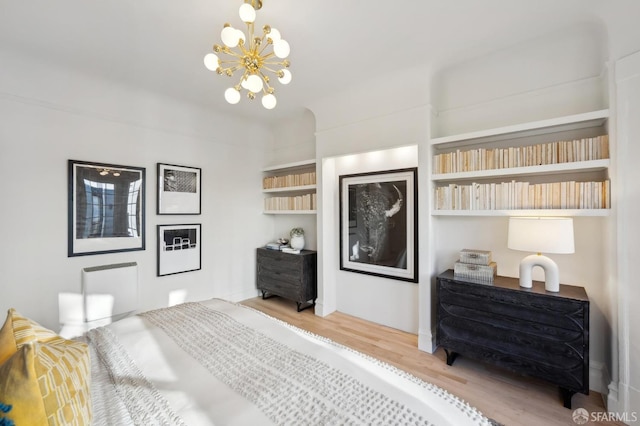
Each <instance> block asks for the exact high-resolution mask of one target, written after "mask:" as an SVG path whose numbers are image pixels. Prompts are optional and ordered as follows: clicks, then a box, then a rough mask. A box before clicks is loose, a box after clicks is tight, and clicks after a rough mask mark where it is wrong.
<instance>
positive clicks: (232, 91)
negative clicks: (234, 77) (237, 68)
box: [224, 87, 240, 105]
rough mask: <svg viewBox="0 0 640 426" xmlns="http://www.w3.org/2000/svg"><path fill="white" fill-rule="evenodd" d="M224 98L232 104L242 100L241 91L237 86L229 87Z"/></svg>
mask: <svg viewBox="0 0 640 426" xmlns="http://www.w3.org/2000/svg"><path fill="white" fill-rule="evenodd" d="M224 98H225V99H226V101H227V102H229V103H230V104H232V105H235V104H237V103H238V102H240V92H239V91H238V90H237V89H236V88H235V87H229V88H228V89H227V90H225V92H224Z"/></svg>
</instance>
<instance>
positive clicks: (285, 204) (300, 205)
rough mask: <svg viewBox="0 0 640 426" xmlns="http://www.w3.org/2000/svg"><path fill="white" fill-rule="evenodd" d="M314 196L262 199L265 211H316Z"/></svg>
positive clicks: (315, 198)
mask: <svg viewBox="0 0 640 426" xmlns="http://www.w3.org/2000/svg"><path fill="white" fill-rule="evenodd" d="M316 200H317V197H316V194H315V193H314V194H304V195H296V196H292V197H268V198H265V199H264V208H265V210H316V202H317V201H316Z"/></svg>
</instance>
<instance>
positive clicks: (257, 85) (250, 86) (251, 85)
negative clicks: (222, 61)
mask: <svg viewBox="0 0 640 426" xmlns="http://www.w3.org/2000/svg"><path fill="white" fill-rule="evenodd" d="M240 85H241V86H242V87H244V88H245V89H247V90H248V91H250V92H253V93H258V92H259V91H261V90H262V79H261V78H260V77H258V76H257V75H256V74H251V75H250V76H249V77H247V79H246V80H243V81H242V83H240Z"/></svg>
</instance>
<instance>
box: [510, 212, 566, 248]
mask: <svg viewBox="0 0 640 426" xmlns="http://www.w3.org/2000/svg"><path fill="white" fill-rule="evenodd" d="M507 247H509V248H510V249H512V250H521V251H528V252H536V253H561V254H562V253H574V252H575V247H574V240H573V219H572V218H567V217H510V218H509V237H508V243H507Z"/></svg>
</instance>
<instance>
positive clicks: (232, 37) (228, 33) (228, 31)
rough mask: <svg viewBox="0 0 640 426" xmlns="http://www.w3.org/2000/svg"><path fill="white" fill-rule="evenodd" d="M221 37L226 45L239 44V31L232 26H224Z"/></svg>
mask: <svg viewBox="0 0 640 426" xmlns="http://www.w3.org/2000/svg"><path fill="white" fill-rule="evenodd" d="M220 38H221V39H222V42H223V43H224V44H225V46H228V47H236V46H237V45H238V41H239V37H238V31H237V30H236V29H235V28H233V27H231V26H229V27H224V28H223V29H222V31H221V32H220Z"/></svg>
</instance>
